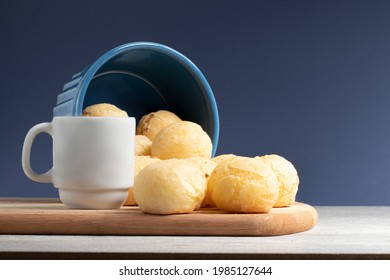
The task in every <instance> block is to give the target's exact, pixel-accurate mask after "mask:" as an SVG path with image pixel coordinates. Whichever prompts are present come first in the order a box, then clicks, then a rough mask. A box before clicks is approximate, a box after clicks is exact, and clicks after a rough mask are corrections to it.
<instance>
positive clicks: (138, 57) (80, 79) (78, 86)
mask: <svg viewBox="0 0 390 280" xmlns="http://www.w3.org/2000/svg"><path fill="white" fill-rule="evenodd" d="M97 103H110V104H113V105H116V106H117V107H119V108H120V109H122V110H125V111H126V112H127V113H128V115H129V116H132V117H135V118H136V120H137V122H138V121H139V120H140V119H141V117H142V116H143V115H145V114H148V113H150V112H154V111H157V110H162V109H164V110H168V111H171V112H174V113H175V114H177V115H178V116H179V117H180V118H181V119H183V120H188V121H193V122H195V123H198V124H199V125H201V126H202V128H203V130H204V131H206V132H207V133H208V135H209V136H210V138H211V140H212V142H213V155H215V152H216V149H217V144H218V137H219V118H218V109H217V104H216V102H215V99H214V95H213V92H212V90H211V88H210V86H209V84H208V82H207V80H206V78H205V77H204V76H203V74H202V73H201V72H200V70H199V69H198V68H197V67H196V66H195V64H193V63H192V62H191V61H190V60H189V59H188V58H186V57H185V56H184V55H182V54H181V53H179V52H177V51H175V50H173V49H171V48H169V47H167V46H164V45H161V44H157V43H151V42H135V43H129V44H125V45H122V46H119V47H116V48H114V49H112V50H110V51H108V52H107V53H105V54H104V55H102V56H101V57H100V58H99V59H98V60H96V62H95V63H93V64H92V65H91V66H88V67H86V68H85V69H83V70H82V71H81V72H79V73H77V74H76V75H74V76H73V77H72V80H71V81H70V82H69V83H67V84H65V86H64V88H63V92H62V93H61V94H59V95H58V97H57V105H56V106H55V107H54V110H53V114H54V116H80V115H82V111H83V110H84V108H86V107H88V106H90V105H93V104H97Z"/></svg>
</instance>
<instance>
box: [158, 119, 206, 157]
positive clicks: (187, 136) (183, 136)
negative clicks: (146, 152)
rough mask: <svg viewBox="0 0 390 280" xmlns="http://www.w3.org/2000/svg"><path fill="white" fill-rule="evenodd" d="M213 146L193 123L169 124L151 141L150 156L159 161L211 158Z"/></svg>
mask: <svg viewBox="0 0 390 280" xmlns="http://www.w3.org/2000/svg"><path fill="white" fill-rule="evenodd" d="M212 148H213V145H212V143H211V139H210V137H209V136H208V134H207V133H206V132H204V130H203V129H202V127H201V126H200V125H198V124H196V123H194V122H189V121H180V122H176V123H173V124H170V125H168V126H166V127H164V128H163V129H161V130H160V132H159V133H158V134H157V135H156V137H155V138H154V140H153V141H152V156H153V157H158V158H160V159H170V158H189V157H204V158H208V159H210V158H211V152H212Z"/></svg>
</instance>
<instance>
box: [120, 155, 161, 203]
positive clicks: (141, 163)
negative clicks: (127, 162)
mask: <svg viewBox="0 0 390 280" xmlns="http://www.w3.org/2000/svg"><path fill="white" fill-rule="evenodd" d="M156 161H159V159H158V158H151V157H150V156H136V157H135V161H134V162H135V168H134V177H136V176H137V175H138V173H139V172H140V171H141V170H142V169H144V168H145V167H146V166H148V165H149V164H151V163H153V162H156ZM123 205H137V202H136V201H135V198H134V193H133V187H131V188H130V189H129V192H128V195H127V199H126V201H125V203H124V204H123Z"/></svg>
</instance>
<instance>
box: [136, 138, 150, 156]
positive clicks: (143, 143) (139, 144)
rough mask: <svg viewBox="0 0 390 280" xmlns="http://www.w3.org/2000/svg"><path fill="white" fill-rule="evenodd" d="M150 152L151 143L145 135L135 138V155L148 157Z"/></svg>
mask: <svg viewBox="0 0 390 280" xmlns="http://www.w3.org/2000/svg"><path fill="white" fill-rule="evenodd" d="M151 151H152V141H150V140H149V138H148V137H146V136H145V135H136V136H135V155H136V156H150V154H151Z"/></svg>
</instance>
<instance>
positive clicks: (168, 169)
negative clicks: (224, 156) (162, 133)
mask: <svg viewBox="0 0 390 280" xmlns="http://www.w3.org/2000/svg"><path fill="white" fill-rule="evenodd" d="M133 191H134V197H135V200H136V201H137V203H138V206H139V208H140V210H141V211H142V212H144V213H150V214H175V213H190V212H192V211H194V210H196V209H198V208H199V207H200V204H201V203H202V200H203V198H204V196H205V193H206V178H205V177H204V174H203V172H201V171H200V170H199V169H198V168H196V167H195V166H194V165H193V164H192V163H190V162H188V161H186V160H180V159H170V160H162V161H157V162H154V163H152V164H150V165H148V166H147V167H145V168H144V169H143V170H141V172H140V173H139V174H138V175H137V176H136V177H135V182H134V187H133Z"/></svg>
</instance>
